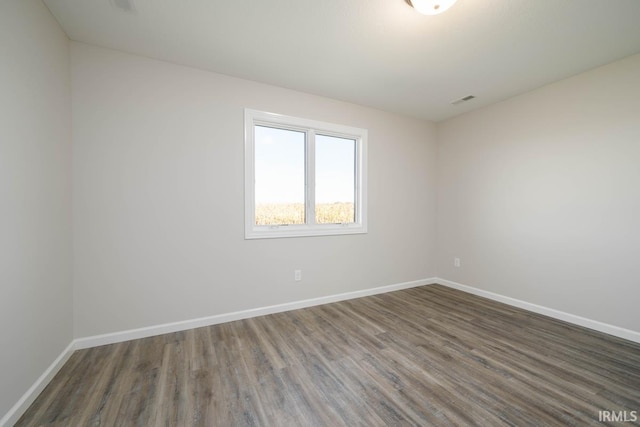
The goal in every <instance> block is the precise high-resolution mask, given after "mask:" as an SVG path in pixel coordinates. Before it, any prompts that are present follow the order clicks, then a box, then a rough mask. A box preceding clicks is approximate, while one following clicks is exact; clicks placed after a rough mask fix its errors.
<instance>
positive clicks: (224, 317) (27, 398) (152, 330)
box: [0, 278, 640, 427]
mask: <svg viewBox="0 0 640 427" xmlns="http://www.w3.org/2000/svg"><path fill="white" fill-rule="evenodd" d="M434 283H439V284H441V285H443V286H447V287H450V288H453V289H458V290H461V291H464V292H468V293H470V294H474V295H478V296H481V297H485V298H489V299H492V300H494V301H498V302H502V303H505V304H508V305H511V306H514V307H519V308H522V309H525V310H529V311H532V312H534V313H539V314H543V315H546V316H549V317H552V318H555V319H559V320H564V321H566V322H569V323H573V324H576V325H579V326H584V327H586V328H589V329H593V330H596V331H600V332H604V333H606V334H610V335H613V336H616V337H620V338H624V339H627V340H629V341H634V342H637V343H640V332H636V331H632V330H629V329H624V328H620V327H618V326H613V325H609V324H606V323H602V322H598V321H595V320H591V319H587V318H584V317H580V316H576V315H573V314H569V313H565V312H562V311H559V310H555V309H552V308H548V307H543V306H540V305H536V304H532V303H528V302H525V301H521V300H518V299H515V298H511V297H507V296H504V295H499V294H496V293H493V292H489V291H484V290H482V289H478V288H474V287H472V286H467V285H463V284H460V283H456V282H452V281H450V280H446V279H442V278H430V279H422V280H415V281H412V282H404V283H398V284H395V285H389V286H381V287H378V288H372V289H364V290H361V291H354V292H346V293H342V294H335V295H328V296H324V297H318V298H312V299H306V300H302V301H294V302H290V303H285V304H278V305H271V306H267V307H261V308H254V309H249V310H243V311H236V312H233V313H225V314H219V315H215V316H208V317H202V318H199V319H192V320H184V321H180V322H173V323H165V324H162V325H156V326H149V327H146V328H139V329H131V330H127V331H121V332H114V333H110V334H104V335H96V336H90V337H84V338H77V339H75V340H73V341H72V342H71V343H70V344H69V345H68V346H67V348H66V349H64V350H63V351H62V353H61V354H60V355H59V356H58V357H57V358H56V360H55V361H54V362H53V363H52V364H51V366H49V368H47V370H46V371H45V372H44V373H43V374H42V375H41V376H40V378H38V380H37V381H36V382H35V383H34V384H33V385H32V386H31V388H29V390H27V392H26V393H25V394H24V395H23V396H22V398H20V400H19V401H18V402H17V403H16V404H15V405H13V407H12V408H11V409H10V410H9V412H8V413H7V414H6V415H5V416H3V417H2V419H0V427H9V426H11V425H13V424H15V423H16V422H17V421H18V419H19V418H20V417H21V416H22V414H24V412H25V411H26V410H27V409H28V408H29V405H31V404H32V403H33V401H34V400H35V399H36V397H38V395H39V394H40V393H41V392H42V390H44V388H45V387H46V386H47V384H49V382H50V381H51V379H52V378H53V377H54V376H55V374H56V373H57V372H58V371H59V370H60V368H61V367H62V366H63V365H64V364H65V362H66V361H67V360H68V359H69V357H71V354H73V352H74V351H75V350H80V349H84V348H90V347H97V346H100V345H106V344H113V343H118V342H123V341H129V340H133V339H138V338H146V337H151V336H154V335H160V334H166V333H170V332H179V331H184V330H187V329H193V328H199V327H203V326H210V325H216V324H219V323H225V322H231V321H234V320H241V319H248V318H251V317H256V316H263V315H266V314H273V313H281V312H284V311H290V310H297V309H300V308H306V307H312V306H316V305H321V304H328V303H332V302H338V301H346V300H349V299H354V298H360V297H366V296H370V295H377V294H382V293H386V292H392V291H398V290H401V289H409V288H415V287H418V286H423V285H428V284H434Z"/></svg>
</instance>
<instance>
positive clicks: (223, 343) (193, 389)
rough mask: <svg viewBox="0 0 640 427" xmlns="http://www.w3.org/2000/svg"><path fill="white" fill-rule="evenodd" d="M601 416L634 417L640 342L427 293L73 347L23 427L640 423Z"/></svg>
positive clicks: (468, 298)
mask: <svg viewBox="0 0 640 427" xmlns="http://www.w3.org/2000/svg"><path fill="white" fill-rule="evenodd" d="M599 411H616V414H615V415H616V416H620V415H621V413H620V411H627V412H626V413H624V414H625V415H626V417H627V420H631V419H632V417H633V415H634V412H632V411H637V412H635V413H636V414H637V416H638V418H640V344H636V343H632V342H629V341H625V340H622V339H618V338H615V337H611V336H608V335H604V334H601V333H598V332H594V331H591V330H588V329H583V328H580V327H576V326H572V325H570V324H567V323H563V322H560V321H556V320H553V319H550V318H547V317H544V316H540V315H537V314H534V313H531V312H527V311H524V310H520V309H517V308H513V307H510V306H507V305H503V304H499V303H496V302H493V301H489V300H486V299H483V298H479V297H476V296H473V295H469V294H466V293H463V292H460V291H456V290H452V289H448V288H445V287H443V286H439V285H431V286H423V287H420V288H413V289H408V290H403V291H397V292H392V293H387V294H382V295H376V296H371V297H366V298H360V299H356V300H350V301H344V302H338V303H333V304H328V305H323V306H317V307H312V308H307V309H302V310H296V311H290V312H286V313H280V314H273V315H269V316H263V317H257V318H253V319H248V320H242V321H236V322H231V323H226V324H221V325H216V326H210V327H206V328H199V329H193V330H189V331H185V332H178V333H172V334H166V335H161V336H156V337H151V338H145V339H140V340H135V341H128V342H123V343H119V344H113V345H107V346H102V347H96V348H91V349H87V350H80V351H77V352H75V353H74V354H73V355H72V357H71V359H70V360H69V361H68V362H67V363H66V364H65V366H64V367H63V368H62V369H61V370H60V372H59V373H58V374H57V375H56V377H55V378H54V379H53V381H52V382H51V383H50V384H49V385H48V387H47V388H46V389H45V390H44V391H43V393H42V394H41V395H40V396H39V397H38V399H37V400H36V401H35V402H34V404H33V405H32V406H31V407H30V408H29V410H28V411H27V412H26V413H25V414H24V416H23V417H22V418H21V419H20V421H19V422H18V424H17V425H18V426H97V425H104V426H134V425H135V426H216V425H219V426H245V425H247V426H251V425H263V426H386V425H419V426H427V425H436V426H440V425H480V426H500V425H515V426H543V425H545V426H554V425H558V426H583V425H603V424H605V425H606V424H610V425H632V424H634V423H633V422H627V423H616V422H611V423H609V422H605V423H603V424H601V423H600V422H599V416H600V417H602V415H601V414H600V413H599ZM605 419H609V418H605ZM635 424H636V425H637V424H638V422H637V421H636V422H635Z"/></svg>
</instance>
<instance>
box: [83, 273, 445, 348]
mask: <svg viewBox="0 0 640 427" xmlns="http://www.w3.org/2000/svg"><path fill="white" fill-rule="evenodd" d="M432 283H436V278H430V279H422V280H414V281H411V282H403V283H397V284H394V285H388V286H380V287H377V288H371V289H363V290H360V291H353V292H345V293H341V294H334V295H327V296H323V297H318V298H311V299H306V300H301V301H294V302H288V303H284V304H277V305H271V306H267V307H260V308H253V309H249V310H242V311H236V312H232V313H225V314H217V315H214V316H207V317H201V318H198V319H191V320H184V321H180V322H172V323H165V324H162V325H155V326H149V327H145V328H138V329H130V330H126V331H120V332H114V333H110V334H104V335H95V336H89V337H84V338H78V339H76V340H75V341H74V342H75V346H76V347H75V348H76V349H78V350H80V349H83V348H90V347H97V346H100V345H106V344H113V343H117V342H122V341H129V340H133V339H139V338H146V337H151V336H154V335H160V334H168V333H171V332H179V331H184V330H187V329H193V328H201V327H203V326H211V325H217V324H219V323H225V322H232V321H234V320H241V319H248V318H251V317H256V316H264V315H266V314H273V313H281V312H283V311H290V310H297V309H300V308H306V307H313V306H316V305H321V304H328V303H332V302H338V301H345V300H349V299H353V298H361V297H366V296H370V295H376V294H382V293H386V292H392V291H398V290H401V289H409V288H415V287H417V286H423V285H428V284H432Z"/></svg>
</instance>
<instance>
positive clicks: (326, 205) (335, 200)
mask: <svg viewBox="0 0 640 427" xmlns="http://www.w3.org/2000/svg"><path fill="white" fill-rule="evenodd" d="M355 188H356V141H355V140H353V139H347V138H338V137H335V136H325V135H317V136H316V222H317V223H318V224H332V223H333V224H335V223H339V224H344V223H352V222H355V200H356V198H355V194H356V192H355Z"/></svg>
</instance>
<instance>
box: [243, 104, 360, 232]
mask: <svg viewBox="0 0 640 427" xmlns="http://www.w3.org/2000/svg"><path fill="white" fill-rule="evenodd" d="M366 144H367V131H366V130H365V129H359V128H354V127H348V126H341V125H335V124H331V123H323V122H318V121H313V120H306V119H299V118H295V117H289V116H282V115H279V114H272V113H265V112H261V111H255V110H248V109H247V110H245V238H247V239H257V238H270V237H300V236H319V235H331V234H355V233H366V232H367V221H366V220H367V212H366V207H367V205H366Z"/></svg>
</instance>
